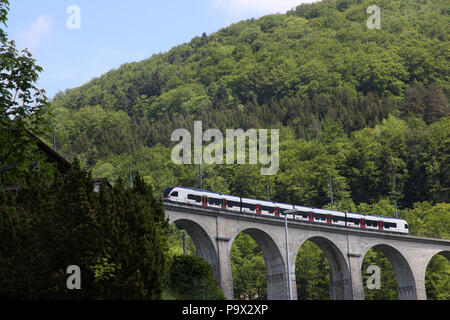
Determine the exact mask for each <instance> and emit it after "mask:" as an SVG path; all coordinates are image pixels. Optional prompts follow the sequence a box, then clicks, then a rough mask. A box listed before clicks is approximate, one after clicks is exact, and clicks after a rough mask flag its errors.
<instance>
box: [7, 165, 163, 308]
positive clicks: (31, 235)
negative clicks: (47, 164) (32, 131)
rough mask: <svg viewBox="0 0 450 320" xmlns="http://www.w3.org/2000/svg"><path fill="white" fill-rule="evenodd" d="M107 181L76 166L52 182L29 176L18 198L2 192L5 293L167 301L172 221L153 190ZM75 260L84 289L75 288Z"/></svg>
mask: <svg viewBox="0 0 450 320" xmlns="http://www.w3.org/2000/svg"><path fill="white" fill-rule="evenodd" d="M134 186H135V187H134V188H133V189H132V190H130V189H126V188H124V187H123V185H122V184H121V183H117V184H116V185H115V186H114V187H113V188H111V187H109V186H108V185H107V184H106V183H103V184H102V185H101V188H100V192H94V185H93V181H92V178H91V176H90V174H89V173H87V172H85V171H83V170H81V169H80V166H79V163H78V162H77V161H76V162H74V163H73V165H72V168H71V169H70V171H69V172H68V173H66V174H64V175H62V176H61V175H55V178H54V180H53V181H52V182H51V183H50V184H49V183H48V179H47V177H45V176H43V175H41V174H40V173H39V172H33V173H32V174H30V175H29V176H28V183H27V185H26V186H25V187H24V188H23V189H22V190H21V191H20V192H19V195H18V197H17V199H14V198H11V197H8V196H7V195H5V194H2V200H3V204H2V205H1V211H0V213H1V216H0V217H1V219H0V222H1V223H0V238H1V242H2V248H1V249H0V256H1V257H2V259H0V282H1V284H0V288H1V289H0V296H1V297H2V298H9V299H160V298H161V294H162V290H163V287H164V283H165V281H166V277H167V272H168V268H169V265H168V260H167V255H168V247H167V237H168V223H167V221H166V220H165V215H164V211H163V207H162V203H161V202H160V201H159V200H156V199H155V198H154V197H153V195H152V193H153V192H152V188H151V187H149V186H148V185H146V184H145V183H144V182H143V180H142V178H140V177H139V176H137V177H135V180H134ZM70 265H78V266H79V267H80V269H81V279H82V281H81V285H82V287H81V290H72V291H71V290H68V288H67V286H66V280H67V278H68V276H69V275H67V274H65V272H66V269H67V267H68V266H70Z"/></svg>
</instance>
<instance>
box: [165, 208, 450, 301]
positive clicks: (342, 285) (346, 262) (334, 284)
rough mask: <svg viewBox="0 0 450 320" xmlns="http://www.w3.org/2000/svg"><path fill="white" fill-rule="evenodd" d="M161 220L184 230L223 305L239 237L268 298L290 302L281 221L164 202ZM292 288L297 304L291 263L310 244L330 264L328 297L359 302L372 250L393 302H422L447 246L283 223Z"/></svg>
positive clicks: (397, 236)
mask: <svg viewBox="0 0 450 320" xmlns="http://www.w3.org/2000/svg"><path fill="white" fill-rule="evenodd" d="M164 206H165V212H166V216H167V217H168V218H169V220H170V222H172V223H174V224H175V225H176V226H177V227H179V228H181V229H184V230H186V232H187V233H188V234H189V236H190V237H191V239H192V240H193V242H194V244H195V246H196V250H197V255H199V256H200V257H202V258H203V259H205V260H206V261H208V262H209V263H210V264H211V266H212V268H213V271H214V273H215V274H216V277H217V280H218V283H219V284H220V286H221V288H222V290H223V292H224V294H225V296H226V297H227V299H233V297H234V296H233V279H232V274H231V261H230V250H231V245H232V243H233V241H234V239H235V238H236V237H237V236H238V235H239V233H241V232H245V233H247V234H249V235H250V236H251V237H252V238H253V239H254V240H255V241H256V242H257V243H258V245H259V248H260V249H261V251H262V254H263V256H264V260H265V263H266V267H267V298H268V299H269V300H272V299H274V300H284V299H288V297H289V290H288V277H287V263H286V261H287V255H286V238H285V221H284V219H280V218H273V217H264V216H256V215H247V214H240V213H233V212H229V211H223V210H216V209H211V208H202V207H197V206H186V205H180V204H174V203H170V202H165V204H164ZM288 234H289V241H288V242H289V253H290V257H289V260H290V262H291V265H290V268H289V269H290V270H289V272H291V288H292V297H293V299H296V298H297V290H296V281H295V258H296V255H297V253H298V251H299V249H300V247H301V246H302V244H303V243H304V242H305V241H307V240H309V241H311V242H313V243H315V244H316V245H318V246H319V247H320V248H321V249H322V250H323V251H324V253H325V255H326V257H327V258H328V261H329V264H330V297H331V299H337V300H351V299H355V300H361V299H364V291H363V282H362V275H361V266H362V262H363V258H364V256H365V254H366V253H367V252H368V250H370V249H371V248H376V249H378V250H380V251H382V252H383V253H384V255H385V256H386V257H387V258H388V259H389V261H390V263H391V264H392V267H393V269H394V272H395V275H396V278H397V287H398V290H397V291H398V297H399V299H404V300H414V299H419V300H425V299H426V291H425V271H426V268H427V265H428V262H429V261H430V260H431V258H432V257H433V256H434V255H436V254H441V255H443V256H445V257H446V258H447V259H449V260H450V240H438V239H427V238H420V237H415V236H410V235H402V234H393V233H386V232H378V231H368V230H359V229H350V228H347V227H337V226H328V225H324V224H319V223H308V222H300V221H289V222H288Z"/></svg>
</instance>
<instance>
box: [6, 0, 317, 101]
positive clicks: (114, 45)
mask: <svg viewBox="0 0 450 320" xmlns="http://www.w3.org/2000/svg"><path fill="white" fill-rule="evenodd" d="M311 2H315V0H188V1H186V0H164V1H153V0H128V1H118V0H113V1H111V0H109V1H107V0H69V1H68V0H57V1H55V0H38V1H36V0H12V1H10V12H9V15H8V26H7V29H6V32H7V34H8V37H9V39H11V40H14V41H16V46H17V48H18V49H24V48H27V49H28V50H29V51H30V52H31V53H32V54H33V56H34V57H35V58H36V60H37V64H38V65H40V66H41V67H43V69H44V71H43V72H42V73H41V75H40V78H39V81H38V87H39V88H42V89H45V90H46V92H47V96H48V97H49V98H50V99H51V98H53V97H54V95H55V94H56V93H57V92H59V91H64V90H66V89H69V88H75V87H78V86H81V85H82V84H84V83H86V82H88V81H89V80H91V79H92V78H94V77H99V76H101V75H102V74H104V73H106V72H108V71H109V70H111V69H115V68H118V67H120V65H122V64H124V63H128V62H133V61H141V60H144V59H146V58H150V57H151V56H152V55H153V54H157V53H160V52H167V51H169V50H170V48H172V47H174V46H176V45H179V44H182V43H186V42H189V41H190V40H191V39H192V38H194V37H196V36H201V35H202V33H203V32H206V33H207V34H211V33H213V32H216V31H218V30H220V29H222V28H224V27H227V26H229V25H230V24H232V23H235V22H238V21H240V20H245V19H250V18H259V17H261V16H263V15H266V14H273V13H285V12H286V11H288V10H290V9H292V8H294V7H295V6H297V5H299V4H301V3H311Z"/></svg>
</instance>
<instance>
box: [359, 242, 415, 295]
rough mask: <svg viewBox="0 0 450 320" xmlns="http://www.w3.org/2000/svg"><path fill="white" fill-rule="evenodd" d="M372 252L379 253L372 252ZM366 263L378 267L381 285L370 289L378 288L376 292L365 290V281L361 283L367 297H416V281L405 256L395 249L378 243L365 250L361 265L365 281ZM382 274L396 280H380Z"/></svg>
mask: <svg viewBox="0 0 450 320" xmlns="http://www.w3.org/2000/svg"><path fill="white" fill-rule="evenodd" d="M373 252H379V253H375V254H374V253H373ZM380 253H381V254H380ZM383 257H385V258H383ZM366 258H367V261H368V262H366V265H365V264H364V260H365V259H366ZM386 262H388V263H386ZM367 263H371V265H374V266H377V267H379V270H380V276H381V283H380V286H381V287H380V288H379V289H377V288H374V289H371V290H380V291H378V292H376V291H375V292H368V291H366V286H367V283H366V282H364V283H363V285H364V292H365V293H366V292H368V298H373V297H377V296H378V298H377V299H395V298H396V297H397V298H398V299H399V300H415V299H417V292H416V283H415V279H414V275H413V272H412V270H411V267H410V266H409V264H408V261H406V259H405V257H404V256H403V255H402V254H401V253H400V252H399V251H398V250H397V249H395V248H393V247H391V246H389V245H386V244H379V245H375V246H373V247H372V248H370V249H369V250H368V251H367V252H366V254H365V255H364V259H363V263H362V266H361V269H362V272H363V274H362V276H363V277H362V278H363V279H364V278H366V281H367V280H368V278H367V275H366V274H365V273H366V271H367V269H365V270H364V268H367ZM383 274H384V277H385V278H386V279H391V280H392V279H393V278H395V280H396V281H394V282H389V280H386V281H385V282H384V283H383V281H382V280H383ZM371 276H373V275H371ZM395 286H396V296H395ZM383 288H384V289H383ZM383 290H384V291H383Z"/></svg>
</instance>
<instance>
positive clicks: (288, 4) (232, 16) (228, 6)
mask: <svg viewBox="0 0 450 320" xmlns="http://www.w3.org/2000/svg"><path fill="white" fill-rule="evenodd" d="M209 1H210V5H211V6H212V7H214V8H216V9H219V10H224V12H225V13H226V15H227V18H228V19H229V20H231V21H233V22H236V21H238V20H241V19H248V18H258V17H260V16H262V15H266V14H272V13H286V11H288V10H290V9H293V8H295V7H296V6H298V5H300V4H302V3H311V2H317V0H209Z"/></svg>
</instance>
